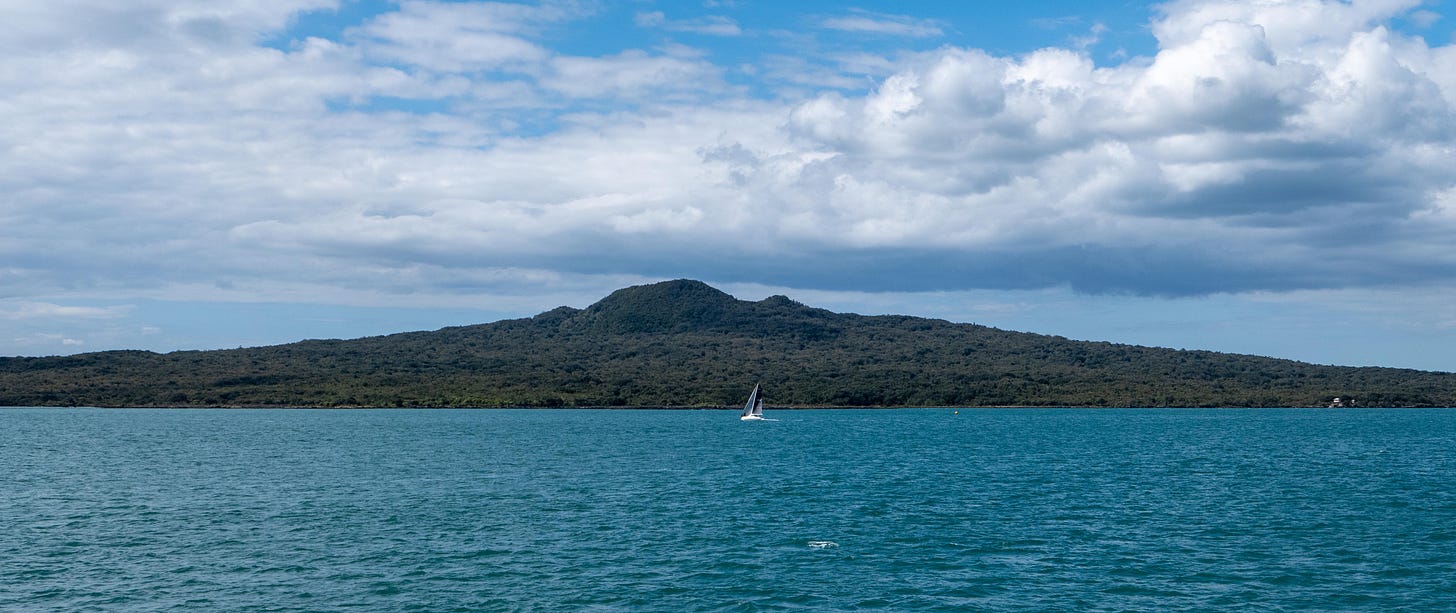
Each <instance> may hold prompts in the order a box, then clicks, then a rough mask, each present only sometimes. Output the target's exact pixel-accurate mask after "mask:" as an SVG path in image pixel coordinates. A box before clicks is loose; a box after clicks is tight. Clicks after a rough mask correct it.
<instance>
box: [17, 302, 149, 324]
mask: <svg viewBox="0 0 1456 613" xmlns="http://www.w3.org/2000/svg"><path fill="white" fill-rule="evenodd" d="M130 309H131V308H130V307H127V306H114V307H83V306H65V305H60V304H53V303H49V302H18V303H13V304H3V303H0V319H7V320H20V319H47V320H73V319H114V318H117V317H122V316H124V315H125V314H126V312H127V311H129V310H130Z"/></svg>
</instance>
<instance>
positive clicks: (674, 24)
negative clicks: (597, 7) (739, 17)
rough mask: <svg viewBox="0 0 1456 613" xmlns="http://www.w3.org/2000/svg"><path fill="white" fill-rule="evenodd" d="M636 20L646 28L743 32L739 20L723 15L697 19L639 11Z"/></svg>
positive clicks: (713, 33)
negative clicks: (670, 16) (671, 17)
mask: <svg viewBox="0 0 1456 613" xmlns="http://www.w3.org/2000/svg"><path fill="white" fill-rule="evenodd" d="M634 21H635V22H636V23H637V25H638V26H641V27H644V28H662V29H664V30H668V31H672V32H690V33H693V34H707V35H710V36H738V35H741V34H743V30H741V29H739V27H738V22H736V21H734V20H733V19H732V18H729V17H724V16H722V15H708V16H705V17H699V18H696V19H677V20H673V19H668V18H667V15H666V14H664V13H663V12H662V11H651V12H643V13H637V16H636V18H635V19H634Z"/></svg>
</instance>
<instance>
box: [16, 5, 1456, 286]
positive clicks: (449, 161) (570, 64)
mask: <svg viewBox="0 0 1456 613" xmlns="http://www.w3.org/2000/svg"><path fill="white" fill-rule="evenodd" d="M338 8H339V7H338V6H337V5H335V4H334V3H332V2H327V1H322V0H320V1H299V2H291V3H285V2H264V3H247V2H234V3H226V4H218V3H213V2H176V1H168V2H161V1H155V2H152V1H143V0H138V1H136V2H127V3H124V4H121V5H118V4H116V3H102V2H97V3H94V4H92V5H90V6H80V7H78V6H75V3H68V4H67V6H66V7H60V6H58V5H57V3H53V2H49V3H45V2H35V3H28V2H22V3H20V5H19V6H18V8H16V9H15V10H13V11H9V10H8V12H10V13H12V18H7V19H6V20H5V24H4V25H0V53H4V54H5V55H6V57H7V61H6V62H4V63H0V113H3V116H4V117H6V118H7V121H5V122H0V194H4V195H3V198H4V204H3V207H0V219H3V222H4V223H3V224H0V233H3V238H4V240H3V241H0V257H3V261H4V264H0V287H3V288H4V292H5V294H6V295H4V296H0V298H12V299H13V298H21V297H25V296H42V295H62V294H80V293H87V292H94V293H109V294H110V295H128V294H135V295H143V294H148V293H152V294H154V295H169V296H172V297H178V296H188V297H192V298H197V297H201V296H205V295H206V294H207V293H208V292H220V293H227V294H228V295H230V296H236V295H238V294H247V295H253V296H256V297H257V299H260V300H268V299H273V300H298V299H300V297H299V294H300V290H299V288H314V291H313V292H312V293H313V294H315V296H316V297H315V298H314V299H316V300H330V299H333V298H330V296H333V297H343V296H349V297H350V298H349V300H351V301H368V300H371V299H381V300H382V299H383V298H379V297H388V296H429V295H450V294H463V295H469V294H472V293H482V292H489V291H493V290H494V289H498V288H501V287H520V286H523V285H524V286H540V287H548V286H549V287H556V286H559V285H561V284H569V283H580V282H582V280H583V279H611V280H614V281H613V282H615V280H618V279H638V278H660V277H677V276H685V277H696V278H705V279H713V280H717V281H723V282H739V283H757V284H764V285H772V286H783V287H798V288H806V289H820V290H860V291H864V290H868V291H922V290H966V289H1036V288H1047V287H1071V288H1075V289H1076V290H1078V291H1083V292H1092V293H1127V294H1136V295H1161V296H1191V295H1205V294H1212V293H1228V292H1255V291H1264V292H1284V291H1292V290H1311V289H1339V288H1358V287H1381V288H1390V287H1402V286H1427V285H1444V286H1449V285H1451V283H1452V281H1453V279H1456V173H1452V172H1451V169H1452V168H1456V46H1453V45H1452V44H1451V43H1450V41H1443V42H1438V43H1435V44H1433V43H1429V42H1427V41H1426V40H1424V39H1423V38H1422V37H1420V36H1416V35H1414V34H1412V33H1410V32H1408V31H1405V30H1401V29H1398V28H1396V27H1394V26H1393V25H1392V24H1393V22H1394V20H1397V19H1404V18H1406V17H1408V16H1411V15H1414V14H1415V12H1416V11H1417V10H1421V12H1422V13H1423V14H1422V15H1417V16H1415V18H1417V19H1418V20H1420V21H1423V22H1427V23H1428V22H1429V21H1430V20H1431V19H1433V18H1432V16H1431V14H1430V11H1425V10H1423V9H1420V5H1419V3H1418V2H1413V1H1368V2H1366V1H1361V2H1348V3H1347V2H1338V1H1333V0H1328V1H1320V0H1290V1H1284V2H1274V1H1267V2H1213V1H1180V2H1172V3H1169V4H1166V5H1162V6H1161V7H1160V8H1159V9H1158V10H1157V11H1156V12H1154V13H1153V14H1152V15H1150V20H1151V31H1152V33H1153V35H1154V36H1156V39H1157V50H1156V53H1155V54H1153V55H1150V56H1144V57H1133V58H1129V59H1127V60H1125V61H1122V62H1119V63H1115V64H1099V63H1097V62H1095V61H1094V60H1093V58H1092V56H1090V55H1089V54H1088V51H1087V49H1086V48H1085V47H1084V46H1069V47H1066V48H1046V49H1040V50H1035V51H1031V52H1027V53H1021V54H1016V55H996V54H993V53H990V52H987V51H984V50H980V49H976V48H971V47H966V46H957V45H954V44H946V45H944V46H941V47H939V48H936V49H933V50H930V51H919V52H898V53H881V54H877V55H874V56H873V59H874V61H868V60H866V59H865V57H864V56H860V57H859V59H858V63H859V64H861V65H865V66H873V67H874V68H873V71H874V74H872V75H869V76H865V75H864V74H861V75H860V77H858V78H855V77H852V76H850V77H845V78H843V79H841V80H840V81H837V82H836V81H832V80H830V81H821V83H826V84H823V85H820V86H818V87H815V88H813V89H809V90H805V89H804V86H803V85H804V81H803V80H802V79H796V78H795V76H794V75H788V74H784V71H776V70H775V69H774V66H773V65H771V63H772V62H771V61H770V59H771V58H774V57H782V55H775V54H773V53H765V55H763V56H762V58H763V59H762V64H761V65H759V64H755V63H754V62H734V63H729V62H725V61H722V60H721V59H719V58H716V57H715V56H714V55H713V54H712V53H709V52H708V51H707V50H705V49H703V48H698V47H693V46H691V45H690V44H688V43H686V42H683V41H678V40H673V39H664V38H656V39H652V40H650V41H648V43H646V44H642V45H639V46H633V47H628V48H616V49H612V50H610V51H608V52H600V53H588V52H582V51H569V50H566V49H565V48H564V47H563V46H562V45H560V44H559V42H558V41H560V40H561V34H560V33H561V32H562V31H569V30H570V29H571V28H577V27H590V24H591V23H592V20H593V19H595V18H597V16H595V15H594V14H593V13H592V12H591V10H590V9H589V8H584V7H583V6H582V5H578V4H573V3H561V4H556V3H543V4H541V5H515V4H495V3H470V4H460V3H446V2H427V1H407V2H403V3H401V4H400V5H399V6H398V8H397V10H390V11H388V12H384V13H381V14H376V15H369V16H366V17H364V18H361V19H360V20H359V21H358V23H355V24H352V25H349V26H348V27H345V28H342V29H341V30H340V31H338V32H337V33H334V34H331V35H312V34H304V33H298V32H296V31H295V30H294V28H295V26H296V24H297V23H298V22H299V20H300V19H301V18H304V17H307V16H309V15H317V14H320V13H329V12H330V11H334V10H337V9H338ZM77 12H81V13H85V14H87V15H90V16H91V17H92V18H88V19H75V18H72V15H74V14H75V13H77ZM628 20H629V21H634V22H635V25H636V26H637V27H639V28H641V29H643V30H644V31H648V32H654V33H658V34H662V33H686V34H688V35H698V36H709V37H713V38H718V39H722V38H725V37H731V38H735V39H737V38H744V37H751V36H760V37H765V38H762V40H767V39H769V38H771V37H772V33H757V32H754V31H752V30H751V28H749V27H748V26H746V25H745V24H743V23H740V22H739V21H737V20H735V19H733V18H732V16H731V15H728V14H713V15H702V16H691V17H689V16H683V17H678V16H673V17H669V16H667V15H664V14H663V13H660V12H644V13H636V14H635V19H634V18H633V17H631V16H629V17H628ZM813 27H815V28H818V29H819V30H820V31H823V32H831V31H842V30H846V29H857V30H859V31H868V30H867V29H869V28H874V29H875V31H876V32H879V33H882V34H886V35H889V36H892V37H893V36H901V37H911V38H914V37H935V36H940V35H942V34H944V31H943V30H942V28H941V26H940V25H937V23H936V22H933V21H929V20H920V19H913V18H902V17H898V16H887V15H880V14H874V13H863V12H851V13H845V14H842V15H838V16H832V17H824V18H821V19H819V20H818V21H816V22H814V23H813ZM826 53H827V52H826ZM836 53H838V55H837V56H835V57H836V58H839V60H842V59H843V58H844V57H846V56H845V55H844V53H843V50H836ZM834 61H835V60H833V59H825V64H826V65H827V64H832V63H833V62H834ZM800 76H802V75H800ZM871 76H872V77H873V79H872V80H871V78H870V77H871ZM750 81H752V83H749V82H750ZM168 292H171V293H170V294H169V293H168ZM369 296H373V297H375V298H368V297H369ZM339 299H343V298H339Z"/></svg>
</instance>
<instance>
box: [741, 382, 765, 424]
mask: <svg viewBox="0 0 1456 613" xmlns="http://www.w3.org/2000/svg"><path fill="white" fill-rule="evenodd" d="M762 407H763V401H762V400H759V399H758V384H757V383H755V384H754V385H753V393H751V394H749V395H748V402H747V403H746V404H744V405H743V416H744V417H747V416H749V415H756V414H757V412H755V411H754V409H755V408H757V409H758V412H762V411H763V408H762Z"/></svg>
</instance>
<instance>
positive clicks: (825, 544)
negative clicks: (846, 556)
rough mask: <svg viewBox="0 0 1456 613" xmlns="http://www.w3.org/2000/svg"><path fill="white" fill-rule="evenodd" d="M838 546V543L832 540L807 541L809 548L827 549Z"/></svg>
mask: <svg viewBox="0 0 1456 613" xmlns="http://www.w3.org/2000/svg"><path fill="white" fill-rule="evenodd" d="M838 546H839V543H836V542H834V541H809V548H810V549H829V548H831V547H838Z"/></svg>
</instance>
